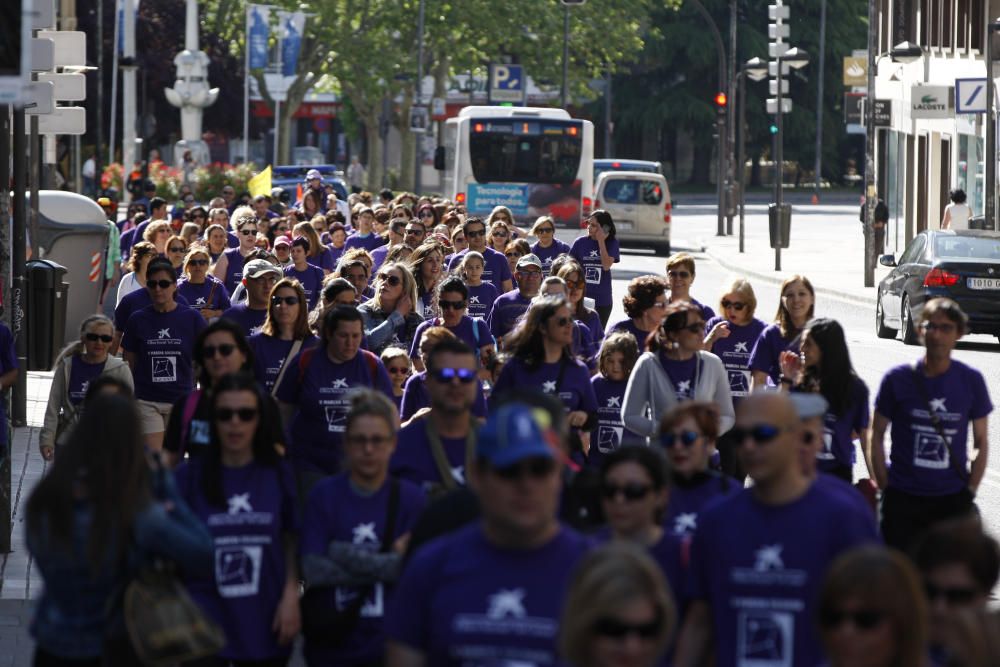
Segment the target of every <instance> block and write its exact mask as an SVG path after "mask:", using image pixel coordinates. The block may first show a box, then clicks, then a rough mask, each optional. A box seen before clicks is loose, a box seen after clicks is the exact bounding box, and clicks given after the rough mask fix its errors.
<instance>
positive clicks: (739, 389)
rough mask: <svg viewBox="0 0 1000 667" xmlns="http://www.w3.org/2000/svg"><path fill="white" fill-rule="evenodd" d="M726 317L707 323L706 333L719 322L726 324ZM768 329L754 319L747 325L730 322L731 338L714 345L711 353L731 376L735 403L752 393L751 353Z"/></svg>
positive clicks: (714, 318)
mask: <svg viewBox="0 0 1000 667" xmlns="http://www.w3.org/2000/svg"><path fill="white" fill-rule="evenodd" d="M725 321H726V318H724V317H713V318H712V319H710V320H707V322H706V323H705V332H706V333H708V332H710V331H711V330H712V329H713V328H715V326H716V325H717V324H718V323H719V322H725ZM766 327H767V325H766V324H764V323H763V322H761V321H760V320H758V319H757V318H754V319H752V320H750V321H749V322H747V323H746V324H739V325H737V324H733V323H732V322H729V337H728V338H719V339H718V340H716V341H715V342H714V343H712V349H711V350H710V352H711V353H712V354H714V355H715V356H717V357H718V358H719V359H721V360H722V365H723V366H725V368H726V374H727V375H728V376H729V390H730V391H731V392H732V394H733V401H734V402H735V401H736V400H738V399H740V398H742V397H744V396H746V395H747V394H748V393H749V392H750V353H751V352H752V351H753V348H754V345H755V344H756V343H757V339H758V338H760V334H761V333H762V332H763V331H764V329H765V328H766Z"/></svg>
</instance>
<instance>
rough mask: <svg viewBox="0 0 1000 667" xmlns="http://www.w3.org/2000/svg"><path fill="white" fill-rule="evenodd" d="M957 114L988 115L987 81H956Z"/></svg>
mask: <svg viewBox="0 0 1000 667" xmlns="http://www.w3.org/2000/svg"><path fill="white" fill-rule="evenodd" d="M955 113H956V114H961V113H986V79H955Z"/></svg>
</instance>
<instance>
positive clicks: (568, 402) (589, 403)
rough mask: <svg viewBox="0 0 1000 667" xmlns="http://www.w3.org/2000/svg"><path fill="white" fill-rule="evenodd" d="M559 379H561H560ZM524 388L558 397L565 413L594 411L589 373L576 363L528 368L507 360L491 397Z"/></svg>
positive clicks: (594, 401)
mask: <svg viewBox="0 0 1000 667" xmlns="http://www.w3.org/2000/svg"><path fill="white" fill-rule="evenodd" d="M560 376H561V380H560ZM525 387H532V388H534V389H538V388H540V389H541V390H542V392H544V393H546V394H552V395H553V396H558V397H559V399H560V400H562V402H563V405H564V406H565V407H566V411H567V412H573V411H575V410H582V411H584V412H586V413H587V414H595V413H596V412H597V399H596V398H595V397H594V387H593V386H592V385H591V384H590V371H588V370H587V367H586V366H585V365H584V364H582V363H580V362H579V361H576V360H563V361H556V362H553V363H551V364H539V365H538V367H537V368H534V369H531V368H528V366H527V364H525V363H524V361H523V360H522V359H519V358H517V357H514V358H513V359H511V360H510V361H508V362H507V363H506V364H505V365H504V367H503V370H502V371H500V377H499V378H497V382H496V385H495V386H494V387H493V395H494V396H500V395H501V394H503V393H504V392H517V391H520V390H521V389H523V388H525Z"/></svg>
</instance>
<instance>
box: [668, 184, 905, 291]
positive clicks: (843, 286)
mask: <svg viewBox="0 0 1000 667" xmlns="http://www.w3.org/2000/svg"><path fill="white" fill-rule="evenodd" d="M715 210H716V209H715V207H714V206H711V205H700V204H693V203H692V205H689V206H683V207H679V209H678V210H677V212H676V214H675V215H674V221H673V229H672V230H671V231H672V234H673V236H674V238H675V239H678V240H680V239H684V240H686V241H688V242H690V243H693V244H694V245H695V246H697V247H701V248H704V250H705V252H706V254H708V256H709V257H711V258H712V259H714V260H715V261H716V262H718V263H719V264H720V265H721V266H722V267H724V268H725V269H727V270H729V271H732V272H733V273H736V274H739V275H744V276H746V277H748V278H750V279H751V280H754V281H766V282H771V283H775V284H780V283H781V282H782V281H783V280H784V279H785V278H788V277H789V276H793V275H795V274H801V275H805V276H806V277H808V278H809V280H810V281H811V282H812V284H813V286H814V287H815V288H816V292H817V293H819V294H826V295H829V296H835V297H837V298H840V299H845V300H848V301H852V302H855V303H858V304H861V305H866V306H868V305H872V306H873V305H874V304H875V289H876V288H875V287H864V236H863V235H862V230H861V223H860V221H859V220H858V210H859V209H858V206H857V205H854V204H850V205H848V204H843V205H831V204H816V205H813V204H809V203H800V202H799V201H796V200H793V201H792V229H791V239H790V244H789V248H787V249H784V250H782V251H781V269H782V270H781V271H775V270H774V250H772V249H771V247H770V242H769V239H768V222H767V205H766V204H748V205H747V207H746V223H745V243H744V247H745V252H744V253H740V252H739V217H738V216H737V217H736V218H735V219H734V220H733V235H732V236H721V237H720V236H716V235H715V234H716V231H717V230H716V224H717V223H716V218H715V216H714V213H715ZM689 213H694V214H695V215H686V214H689ZM889 238H890V240H889V243H890V247H889V248H887V249H886V252H892V243H893V239H894V238H895V227H894V226H892V225H891V224H890V227H889ZM889 270H890V269H888V268H886V267H883V266H878V265H877V266H876V267H875V285H878V283H879V281H880V280H881V279H882V278H884V277H885V276H886V274H888V273H889Z"/></svg>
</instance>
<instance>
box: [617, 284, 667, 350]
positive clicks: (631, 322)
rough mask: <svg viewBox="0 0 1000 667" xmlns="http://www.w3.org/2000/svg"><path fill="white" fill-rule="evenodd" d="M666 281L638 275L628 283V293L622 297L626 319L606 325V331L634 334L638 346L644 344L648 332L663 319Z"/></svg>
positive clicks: (653, 329)
mask: <svg viewBox="0 0 1000 667" xmlns="http://www.w3.org/2000/svg"><path fill="white" fill-rule="evenodd" d="M668 301H669V300H668V299H667V282H666V281H665V280H664V279H663V278H661V277H659V276H639V277H638V278H633V279H632V281H631V282H630V283H629V284H628V294H626V295H625V296H624V297H623V298H622V305H624V306H625V314H626V315H628V318H627V319H624V320H620V321H618V322H615V323H614V324H612V325H611V326H610V327H608V333H609V334H610V333H614V332H615V331H624V332H626V333H630V334H632V335H633V336H635V340H636V342H638V343H639V347H640V348H641V347H643V346H644V345H645V344H646V339H647V338H649V334H651V333H653V332H654V331H656V327H658V326H660V322H661V321H663V314H664V312H665V309H666V307H667V303H668Z"/></svg>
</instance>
